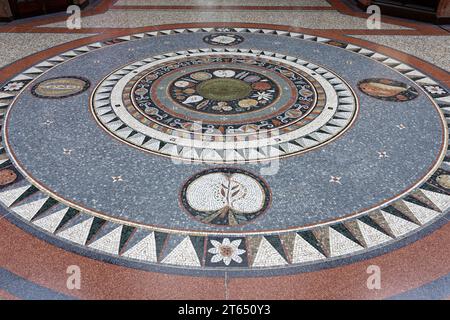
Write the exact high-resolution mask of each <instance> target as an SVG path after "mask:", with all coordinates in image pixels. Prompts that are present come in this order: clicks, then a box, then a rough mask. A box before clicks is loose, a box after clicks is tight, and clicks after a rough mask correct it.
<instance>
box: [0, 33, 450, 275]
mask: <svg viewBox="0 0 450 320" xmlns="http://www.w3.org/2000/svg"><path fill="white" fill-rule="evenodd" d="M227 31H229V32H239V33H241V34H242V35H244V36H245V34H246V33H260V34H271V35H278V36H287V37H292V38H295V39H298V40H299V41H305V40H306V41H313V42H318V43H322V44H324V45H333V46H338V47H340V48H343V49H345V50H348V51H352V52H354V53H355V54H358V55H364V56H366V57H368V58H370V59H373V60H376V61H379V62H380V63H382V64H384V65H385V66H387V67H389V68H391V69H393V70H396V71H398V72H400V73H402V74H403V75H404V76H405V77H408V78H409V79H411V80H413V81H414V82H415V83H416V85H417V86H418V87H420V88H422V89H423V90H424V91H423V92H422V91H421V92H420V93H421V94H423V93H427V94H428V95H430V96H431V97H432V98H433V100H434V101H435V103H436V104H438V105H439V108H440V110H441V112H442V113H443V114H444V115H445V117H446V119H447V120H449V119H450V95H449V92H448V91H447V90H446V89H445V88H444V87H443V86H441V85H439V84H438V83H437V82H435V81H434V80H433V79H431V78H429V77H428V76H427V75H425V74H423V73H421V72H419V71H417V70H415V69H414V68H413V67H411V66H409V65H406V64H404V63H402V62H400V61H397V60H395V59H392V58H389V57H387V56H385V55H382V54H379V53H375V52H373V51H371V50H367V49H364V48H361V47H358V46H355V45H351V44H345V43H341V42H336V41H333V40H330V39H326V38H321V37H316V36H311V35H305V34H300V33H295V32H288V31H279V30H268V29H256V28H255V29H246V28H229V29H227ZM185 32H201V33H205V34H206V35H208V34H209V33H210V32H219V30H215V29H213V28H191V29H177V30H163V31H154V32H149V33H142V34H136V35H131V36H126V37H120V38H117V39H112V40H108V41H105V42H98V43H94V44H91V45H87V46H83V47H80V48H76V49H74V50H70V51H68V52H65V53H63V54H60V55H58V56H56V57H53V58H50V59H47V60H46V61H44V62H42V63H39V64H38V65H36V66H34V67H32V68H30V69H27V70H25V71H24V72H23V73H22V74H20V75H18V76H16V77H14V78H13V79H11V80H10V81H9V82H8V83H6V84H5V85H4V86H3V87H2V89H1V91H0V111H1V112H0V114H1V117H2V118H4V116H5V113H6V112H7V110H8V108H9V106H10V105H11V104H12V102H13V100H14V98H15V97H16V96H18V95H19V94H20V93H21V92H22V91H23V90H25V88H26V87H27V85H28V84H30V83H31V82H32V81H33V80H35V79H37V78H38V77H39V76H40V75H42V74H43V73H44V72H45V71H47V70H50V69H52V68H53V67H55V66H57V65H59V64H61V63H64V62H66V61H68V60H70V59H72V58H74V57H77V56H81V55H84V54H86V53H89V52H92V51H95V50H97V49H100V48H103V47H107V46H110V45H115V44H118V43H123V42H127V41H139V40H140V39H143V38H146V37H155V36H166V35H170V34H177V33H185ZM220 32H224V30H223V28H221V30H220ZM137 67H138V66H132V67H131V68H132V69H136V68H137ZM2 144H3V146H2V148H1V149H0V154H1V157H0V170H1V171H0V177H3V178H5V177H6V179H3V178H2V182H3V183H2V184H3V185H1V186H0V201H1V202H2V204H3V205H4V206H5V207H6V208H7V209H8V211H9V212H11V216H13V217H14V218H17V219H21V220H22V221H25V222H27V223H29V224H30V225H32V226H34V227H36V229H38V230H40V231H41V232H43V233H46V234H50V235H52V236H54V237H56V238H59V239H63V240H64V241H66V242H69V243H73V244H78V245H80V246H84V247H86V248H88V249H91V251H95V252H97V253H101V254H104V255H108V256H107V258H108V259H110V260H114V259H112V256H113V257H116V258H120V259H122V261H124V260H126V261H130V260H133V261H139V262H143V263H146V264H159V266H158V267H160V266H161V265H165V266H175V267H182V268H187V269H189V270H191V269H190V268H203V269H208V268H215V269H222V268H223V269H225V270H242V269H245V270H253V271H256V270H260V268H281V267H286V266H297V265H304V264H309V263H315V262H322V261H325V262H326V261H329V260H330V259H335V258H339V257H341V256H350V255H356V254H358V253H364V252H367V251H369V250H371V249H373V248H377V247H379V246H383V245H386V244H391V243H393V242H394V241H396V240H400V239H403V238H405V237H408V236H410V235H412V234H413V233H415V232H416V231H418V230H421V229H423V228H424V227H426V226H429V225H430V224H432V223H434V222H435V221H436V220H437V219H439V218H441V217H443V216H444V215H445V214H446V212H448V209H449V207H450V189H449V185H448V180H449V179H448V177H449V176H450V172H449V171H448V170H447V169H448V168H449V166H450V160H449V159H450V158H449V156H448V155H447V156H446V157H445V158H444V160H443V163H442V166H441V168H440V169H438V170H437V171H436V172H435V173H434V174H433V175H432V176H431V177H430V178H429V179H428V180H427V181H426V182H424V183H423V184H421V185H420V186H418V187H417V188H416V189H415V190H413V191H411V192H409V193H408V194H406V195H405V196H403V197H402V198H400V199H398V200H396V201H393V202H392V203H390V204H389V205H386V206H382V207H380V208H378V209H376V210H373V211H370V212H365V213H364V214H361V215H359V216H358V217H353V218H348V219H342V220H341V221H340V222H332V223H328V224H324V225H321V226H316V227H310V228H303V229H298V230H290V231H285V232H278V233H270V234H258V235H256V234H255V235H251V234H236V233H230V234H227V235H221V234H208V233H198V232H197V233H189V232H186V233H178V234H177V233H175V232H168V231H166V230H161V229H152V228H142V227H140V226H136V225H132V224H129V223H124V222H119V221H114V222H113V221H110V220H105V219H102V218H99V217H96V216H95V215H93V214H91V213H89V212H83V211H82V210H79V209H77V208H74V207H71V206H68V204H67V203H64V202H61V201H60V200H59V199H57V198H56V197H54V196H51V195H49V194H48V193H47V192H41V191H40V190H39V188H41V186H39V185H37V186H35V185H34V184H35V183H34V182H33V183H31V182H30V181H29V180H28V178H26V177H23V176H22V175H21V173H19V172H18V171H17V170H16V169H15V168H14V166H13V164H12V162H11V160H10V159H9V157H8V154H7V153H6V148H7V145H6V141H3V143H2ZM10 170H11V171H12V172H13V173H14V174H11V172H10ZM13 177H14V179H13ZM38 187H39V188H38ZM271 272H272V270H271Z"/></svg>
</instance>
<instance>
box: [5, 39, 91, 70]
mask: <svg viewBox="0 0 450 320" xmlns="http://www.w3.org/2000/svg"><path fill="white" fill-rule="evenodd" d="M87 36H89V34H70V33H64V34H55V33H0V57H2V58H1V60H0V67H4V66H6V65H8V64H10V63H12V62H14V61H16V60H19V59H21V58H24V57H26V56H29V55H31V54H33V53H37V52H39V51H42V50H45V49H48V48H51V47H54V46H57V45H60V44H63V43H66V42H69V41H73V40H77V39H80V38H84V37H87Z"/></svg>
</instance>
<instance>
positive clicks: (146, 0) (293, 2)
mask: <svg viewBox="0 0 450 320" xmlns="http://www.w3.org/2000/svg"><path fill="white" fill-rule="evenodd" d="M115 4H116V5H120V6H132V5H142V6H146V5H152V6H161V5H162V6H175V5H183V6H208V5H209V6H212V5H221V6H233V5H238V6H330V4H329V3H328V2H327V1H325V0H277V1H273V0H247V1H245V2H243V1H242V0H214V1H212V0H164V1H163V0H156V1H155V0H119V1H117V2H116V3H115Z"/></svg>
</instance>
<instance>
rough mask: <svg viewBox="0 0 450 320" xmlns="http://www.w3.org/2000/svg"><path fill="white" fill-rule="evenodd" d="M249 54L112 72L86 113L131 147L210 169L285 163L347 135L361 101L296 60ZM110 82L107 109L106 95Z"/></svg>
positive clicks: (196, 54) (154, 61) (186, 57)
mask: <svg viewBox="0 0 450 320" xmlns="http://www.w3.org/2000/svg"><path fill="white" fill-rule="evenodd" d="M249 51H250V50H240V51H237V52H232V53H230V52H226V51H223V52H216V51H212V50H208V49H202V50H190V52H189V53H187V54H186V53H178V54H176V53H167V54H165V55H162V56H158V57H153V58H151V59H146V60H144V61H141V62H139V65H140V67H138V68H136V69H134V70H133V72H132V73H127V74H126V75H123V72H122V71H121V70H120V71H116V72H114V73H113V74H111V75H110V76H109V77H107V78H106V79H105V80H104V81H103V82H102V83H100V85H99V86H98V87H97V89H96V91H95V92H94V94H93V99H92V101H93V103H92V107H93V111H94V113H95V115H96V118H97V119H98V121H99V123H100V124H101V125H102V126H103V127H104V128H105V129H106V130H107V131H108V132H110V133H111V134H112V135H114V136H115V137H116V138H118V139H120V140H122V141H124V142H126V143H128V144H131V145H133V146H135V147H138V148H140V149H144V150H146V151H149V152H152V153H156V154H159V155H162V156H168V157H172V158H177V159H181V160H187V161H201V162H214V163H239V162H254V161H263V160H270V159H275V158H280V157H287V156H292V155H295V154H299V153H302V152H305V151H308V150H311V149H314V148H317V147H318V146H321V145H323V144H325V143H327V142H330V141H332V140H333V139H335V138H336V137H338V136H339V135H341V134H342V133H343V132H344V131H345V130H346V129H348V128H349V127H350V125H351V124H352V122H353V121H354V119H355V117H356V114H357V112H358V102H357V99H356V98H355V95H354V93H353V91H352V89H351V88H350V87H349V86H348V85H347V84H346V83H345V82H344V81H343V80H342V79H340V78H339V77H338V76H337V75H335V74H334V73H332V72H331V71H329V70H326V69H324V68H320V72H317V70H316V71H314V70H312V69H311V67H308V63H305V62H302V60H300V59H297V58H295V57H286V56H284V58H281V56H280V57H278V58H277V57H273V56H268V55H264V54H261V53H258V54H256V53H251V52H249ZM127 68H129V66H126V67H124V70H125V69H127ZM118 74H122V75H120V76H119V75H118ZM180 74H181V75H180ZM112 83H114V84H115V85H114V87H113V89H112V91H111V94H110V96H108V97H109V100H110V106H109V105H108V106H106V105H105V94H104V93H103V92H104V91H105V90H106V87H109V86H111V84H112ZM124 127H125V128H124ZM118 128H119V129H120V130H117V129H118ZM161 146H162V147H161ZM175 153H176V154H175Z"/></svg>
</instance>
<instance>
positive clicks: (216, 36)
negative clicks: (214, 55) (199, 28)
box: [203, 33, 244, 46]
mask: <svg viewBox="0 0 450 320" xmlns="http://www.w3.org/2000/svg"><path fill="white" fill-rule="evenodd" d="M203 41H204V42H206V43H207V44H212V45H219V46H234V45H236V44H240V43H242V42H244V38H243V37H242V36H239V35H237V34H231V33H213V34H210V35H208V36H206V37H204V38H203Z"/></svg>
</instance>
